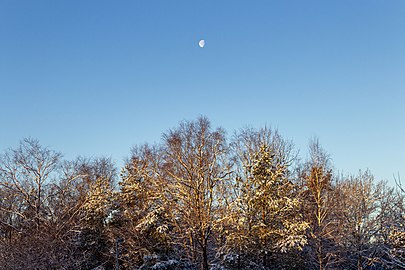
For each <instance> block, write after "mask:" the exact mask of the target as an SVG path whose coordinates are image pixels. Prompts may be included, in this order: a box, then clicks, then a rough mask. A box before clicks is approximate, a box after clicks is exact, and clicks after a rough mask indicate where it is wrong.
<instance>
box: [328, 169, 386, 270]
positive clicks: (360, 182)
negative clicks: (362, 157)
mask: <svg viewBox="0 0 405 270" xmlns="http://www.w3.org/2000/svg"><path fill="white" fill-rule="evenodd" d="M383 185H384V183H383V182H380V183H377V184H375V183H374V177H373V175H372V174H371V173H370V172H369V171H365V172H361V171H360V173H359V175H358V176H355V177H353V176H351V177H349V178H347V179H345V180H344V181H341V182H340V183H339V184H338V186H337V188H338V192H339V193H340V194H341V196H340V198H339V199H340V201H339V203H340V206H341V208H340V213H341V215H340V218H339V222H340V224H339V227H340V228H341V232H340V239H336V241H338V242H339V243H340V244H341V245H342V248H343V251H344V252H345V259H346V263H345V266H344V267H345V268H347V269H367V267H369V266H370V265H373V264H375V263H376V262H378V261H379V260H378V259H379V257H380V254H379V253H378V252H377V253H376V251H378V250H376V249H375V247H376V246H377V245H378V242H379V237H380V235H381V234H382V233H383V232H382V227H381V222H382V220H381V211H380V210H381V209H380V208H379V206H380V204H379V201H380V200H381V190H382V187H383Z"/></svg>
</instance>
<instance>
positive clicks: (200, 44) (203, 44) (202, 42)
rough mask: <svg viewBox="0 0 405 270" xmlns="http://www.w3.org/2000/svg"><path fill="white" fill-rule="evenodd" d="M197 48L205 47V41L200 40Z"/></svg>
mask: <svg viewBox="0 0 405 270" xmlns="http://www.w3.org/2000/svg"><path fill="white" fill-rule="evenodd" d="M198 46H200V48H204V46H205V40H204V39H201V40H200V41H199V42H198Z"/></svg>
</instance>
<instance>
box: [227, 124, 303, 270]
mask: <svg viewBox="0 0 405 270" xmlns="http://www.w3.org/2000/svg"><path fill="white" fill-rule="evenodd" d="M234 149H235V152H236V156H237V160H238V164H240V165H239V166H240V168H241V171H240V172H239V176H238V177H237V178H236V180H235V182H234V187H235V192H234V201H233V203H232V204H231V208H230V210H229V215H228V217H227V218H225V220H227V222H228V224H229V225H228V228H229V230H228V232H226V243H225V245H224V247H223V248H225V249H226V248H228V249H229V250H233V251H234V252H236V253H240V252H242V251H243V252H246V253H250V254H252V255H260V256H261V258H262V263H263V265H264V266H266V265H267V264H268V257H269V254H270V253H272V252H286V251H288V250H290V249H293V248H297V249H300V248H302V247H303V245H305V244H306V237H305V233H304V232H305V230H306V228H307V226H308V224H307V223H306V222H304V221H303V217H302V215H301V214H300V213H299V210H300V208H301V202H300V200H299V198H298V197H297V194H298V190H297V186H296V185H295V184H294V183H293V182H292V181H291V180H290V179H289V177H290V171H289V166H290V164H291V161H292V157H291V151H292V146H291V144H289V143H288V142H287V141H285V140H283V139H282V138H281V137H280V135H279V134H278V133H277V132H274V133H273V132H272V131H271V130H268V129H263V130H260V131H258V132H256V131H253V130H244V131H242V132H241V133H240V134H238V135H237V138H236V140H235V142H234ZM232 224H236V226H235V227H234V228H232Z"/></svg>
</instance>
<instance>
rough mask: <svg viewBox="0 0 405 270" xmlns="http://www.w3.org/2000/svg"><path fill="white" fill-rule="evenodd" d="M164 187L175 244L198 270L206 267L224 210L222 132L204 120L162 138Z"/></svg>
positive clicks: (225, 174)
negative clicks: (212, 127) (196, 263)
mask: <svg viewBox="0 0 405 270" xmlns="http://www.w3.org/2000/svg"><path fill="white" fill-rule="evenodd" d="M163 138H164V142H163V146H162V147H163V149H162V150H163V156H162V159H163V164H162V170H161V175H160V176H161V177H162V179H163V180H164V181H163V182H162V185H164V186H165V187H166V191H165V198H166V200H167V202H168V203H169V205H170V212H171V214H172V218H171V220H172V225H173V227H174V230H175V231H177V234H176V236H175V238H174V239H173V241H174V242H175V243H178V244H180V245H181V246H182V248H181V249H182V250H183V252H186V253H188V254H189V257H190V258H191V259H192V260H193V261H199V262H200V263H201V266H202V269H204V270H207V269H208V267H209V266H208V261H209V258H208V256H209V246H210V242H211V241H212V236H213V232H215V231H216V230H217V228H218V226H219V216H220V213H221V211H222V209H223V204H224V200H223V199H222V198H223V197H222V195H221V194H222V191H223V186H224V185H226V183H227V181H228V178H229V175H230V173H231V168H230V165H229V162H228V159H227V158H228V155H227V153H228V146H227V143H226V140H225V133H224V131H223V130H222V129H216V130H212V129H211V124H210V122H209V121H208V120H207V119H206V118H203V117H201V118H199V119H197V121H193V122H183V123H181V124H180V126H179V127H178V128H177V129H174V130H170V131H169V132H168V133H166V134H164V136H163Z"/></svg>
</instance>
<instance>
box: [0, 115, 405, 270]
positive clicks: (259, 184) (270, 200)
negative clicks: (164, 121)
mask: <svg viewBox="0 0 405 270" xmlns="http://www.w3.org/2000/svg"><path fill="white" fill-rule="evenodd" d="M0 199H1V200H0V269H95V268H97V267H98V269H102V268H104V269H202V270H209V269H213V270H219V269H235V270H236V269H238V270H239V269H318V270H323V269H325V270H326V269H405V223H404V219H405V205H404V199H405V190H404V188H403V187H402V185H401V182H400V179H397V186H395V187H392V186H390V185H388V183H387V182H385V181H376V180H375V179H374V177H373V175H372V174H371V172H370V171H368V170H366V171H359V173H358V174H357V175H347V176H342V175H339V174H337V173H336V172H335V171H334V169H333V165H332V161H331V159H330V157H329V155H328V154H327V152H326V151H325V150H324V149H323V148H322V147H321V145H320V143H319V142H318V140H317V139H313V140H312V141H311V142H310V144H309V158H308V159H307V160H304V161H302V160H300V159H299V158H298V156H297V151H296V149H294V146H293V143H292V142H291V141H289V140H286V139H284V138H283V137H282V136H281V135H280V134H279V133H278V131H277V130H272V129H270V128H262V129H250V128H245V129H241V130H239V131H238V132H236V133H235V134H234V135H233V136H232V137H231V138H228V137H227V136H226V133H225V131H224V130H223V129H221V128H215V129H214V128H212V127H211V123H210V121H209V120H208V119H207V118H205V117H200V118H198V119H196V120H194V121H183V122H181V123H180V124H179V125H178V126H177V127H176V128H173V129H171V130H168V131H167V132H165V133H164V134H163V136H162V140H161V142H160V143H159V144H155V145H147V144H145V145H139V146H136V147H134V148H133V149H132V150H131V156H130V158H129V159H128V160H127V161H126V163H125V166H124V167H123V168H121V170H120V171H119V170H118V169H117V168H116V166H115V164H114V163H113V162H112V161H111V159H108V158H93V159H87V158H77V159H75V160H72V161H68V160H64V159H63V156H62V154H61V153H59V152H56V151H54V150H51V149H49V148H47V147H43V146H42V145H41V144H40V143H39V142H38V140H35V139H30V138H28V139H24V140H22V141H21V143H20V145H19V147H18V148H15V149H9V150H6V151H5V152H4V153H2V154H0Z"/></svg>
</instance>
